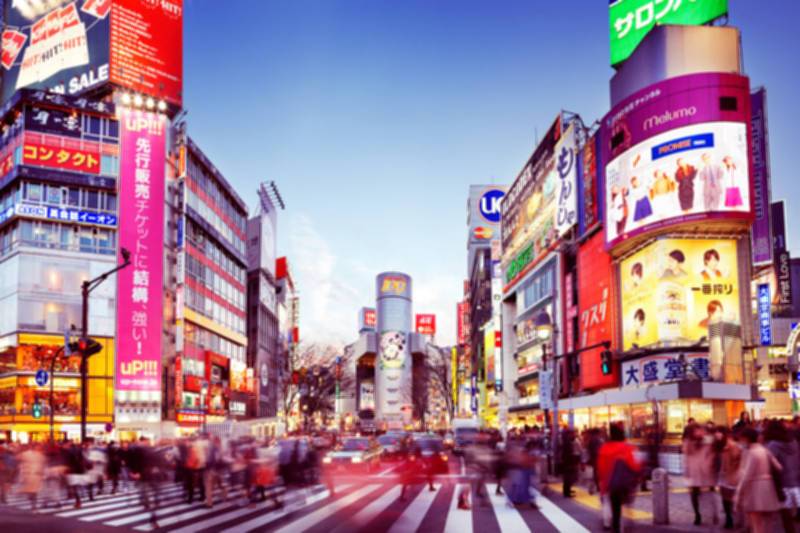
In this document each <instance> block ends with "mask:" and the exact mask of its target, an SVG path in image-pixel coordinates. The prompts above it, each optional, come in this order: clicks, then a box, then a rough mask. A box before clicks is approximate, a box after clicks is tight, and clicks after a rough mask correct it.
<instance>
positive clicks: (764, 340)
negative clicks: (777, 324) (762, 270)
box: [758, 283, 772, 346]
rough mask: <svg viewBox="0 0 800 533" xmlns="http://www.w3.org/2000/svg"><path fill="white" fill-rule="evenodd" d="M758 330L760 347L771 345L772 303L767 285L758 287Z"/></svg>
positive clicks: (763, 284)
mask: <svg viewBox="0 0 800 533" xmlns="http://www.w3.org/2000/svg"><path fill="white" fill-rule="evenodd" d="M758 330H759V333H760V337H761V345H762V346H769V345H771V344H772V302H771V301H770V295H769V283H762V284H760V285H759V286H758Z"/></svg>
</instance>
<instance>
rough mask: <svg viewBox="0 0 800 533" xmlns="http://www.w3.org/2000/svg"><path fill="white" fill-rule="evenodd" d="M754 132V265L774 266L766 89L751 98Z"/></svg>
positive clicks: (751, 127) (752, 130)
mask: <svg viewBox="0 0 800 533" xmlns="http://www.w3.org/2000/svg"><path fill="white" fill-rule="evenodd" d="M750 114H751V115H752V120H751V122H750V131H751V135H752V138H753V149H752V152H753V211H754V215H755V220H754V221H753V228H752V230H751V231H752V240H753V264H754V265H760V264H765V263H771V262H772V232H771V228H770V209H769V206H770V190H769V183H770V179H769V131H768V130H767V94H766V91H765V90H764V89H763V88H762V89H760V90H758V91H756V92H754V93H753V94H751V95H750Z"/></svg>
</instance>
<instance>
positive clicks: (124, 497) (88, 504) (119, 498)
mask: <svg viewBox="0 0 800 533" xmlns="http://www.w3.org/2000/svg"><path fill="white" fill-rule="evenodd" d="M180 490H182V489H181V488H169V489H165V490H164V492H163V493H162V494H164V495H165V496H171V495H172V494H174V493H176V492H178V491H180ZM140 497H141V496H140V495H139V493H138V492H135V493H132V494H114V495H113V496H112V495H108V496H106V497H104V498H103V499H102V500H98V498H95V501H85V500H83V499H82V500H81V502H82V503H83V505H82V506H81V508H80V510H83V509H90V508H92V509H94V508H96V507H98V506H101V505H107V504H109V503H111V502H112V501H113V502H123V501H130V500H136V499H137V498H140ZM73 500H74V499H73ZM73 500H70V503H67V504H64V505H61V506H59V507H50V508H46V509H37V511H36V512H37V513H41V514H49V513H56V514H58V513H59V512H61V511H70V510H75V511H78V510H79V509H75V504H74V501H73ZM90 510H91V509H90ZM59 516H60V515H59Z"/></svg>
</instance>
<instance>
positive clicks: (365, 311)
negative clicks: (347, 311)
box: [358, 307, 375, 331]
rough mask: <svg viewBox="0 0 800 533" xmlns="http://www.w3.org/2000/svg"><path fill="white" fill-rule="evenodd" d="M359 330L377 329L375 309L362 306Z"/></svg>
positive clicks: (359, 315)
mask: <svg viewBox="0 0 800 533" xmlns="http://www.w3.org/2000/svg"><path fill="white" fill-rule="evenodd" d="M358 330H359V331H364V330H369V331H375V309H371V308H369V307H362V308H361V311H359V312H358Z"/></svg>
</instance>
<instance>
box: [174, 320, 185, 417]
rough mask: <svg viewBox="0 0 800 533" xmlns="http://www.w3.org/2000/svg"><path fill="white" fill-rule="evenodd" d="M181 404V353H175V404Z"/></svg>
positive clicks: (178, 405)
mask: <svg viewBox="0 0 800 533" xmlns="http://www.w3.org/2000/svg"><path fill="white" fill-rule="evenodd" d="M179 327H183V326H179ZM182 405H183V357H182V356H181V354H177V355H176V356H175V406H176V407H178V408H180V407H181V406H182Z"/></svg>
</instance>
